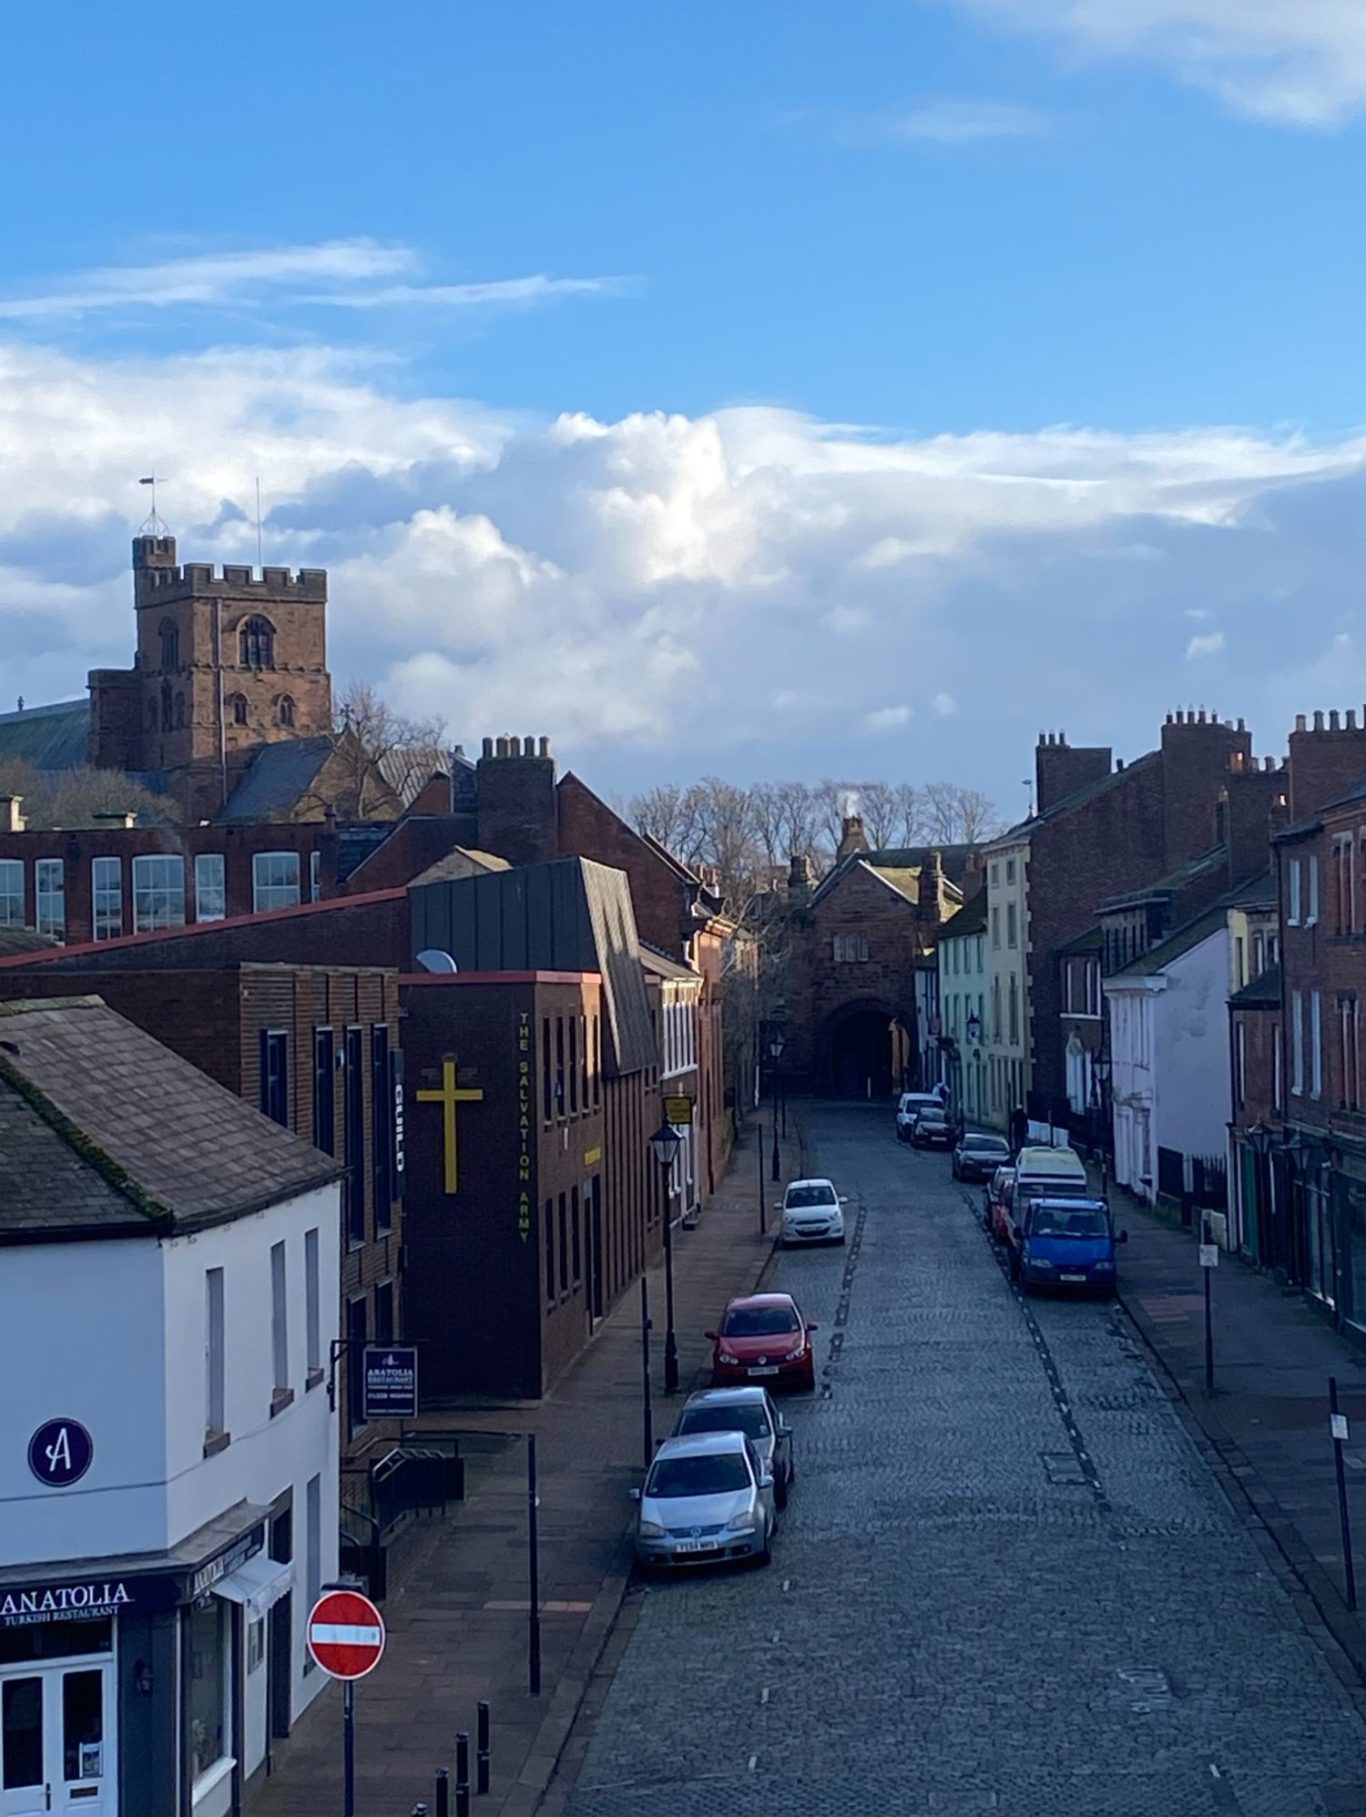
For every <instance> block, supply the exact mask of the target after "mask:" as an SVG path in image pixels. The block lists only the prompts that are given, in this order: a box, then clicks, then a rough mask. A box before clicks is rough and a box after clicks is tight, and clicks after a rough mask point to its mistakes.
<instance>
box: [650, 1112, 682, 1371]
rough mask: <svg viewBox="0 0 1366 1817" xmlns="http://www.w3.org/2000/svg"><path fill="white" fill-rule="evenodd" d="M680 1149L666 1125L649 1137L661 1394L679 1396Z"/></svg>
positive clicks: (676, 1135)
mask: <svg viewBox="0 0 1366 1817" xmlns="http://www.w3.org/2000/svg"><path fill="white" fill-rule="evenodd" d="M682 1146H683V1138H682V1136H680V1135H679V1133H678V1131H677V1130H676V1129H675V1128H674V1127H673V1125H672V1124H669V1123H661V1124H660V1126H659V1128H658V1129H657V1130H656V1131H655V1133H654V1134H653V1135H652V1136H651V1137H650V1147H651V1148H652V1149H653V1150H654V1155H655V1160H656V1161H658V1162H659V1175H660V1185H661V1186H662V1187H663V1190H664V1392H665V1394H677V1393H678V1338H677V1336H676V1335H675V1333H674V1224H673V1205H672V1199H673V1166H674V1158H675V1156H676V1155H677V1153H678V1151H679V1149H680V1148H681V1147H682Z"/></svg>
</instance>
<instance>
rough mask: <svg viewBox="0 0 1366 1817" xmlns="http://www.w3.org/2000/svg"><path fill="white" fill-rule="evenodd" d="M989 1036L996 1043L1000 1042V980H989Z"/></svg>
mask: <svg viewBox="0 0 1366 1817" xmlns="http://www.w3.org/2000/svg"><path fill="white" fill-rule="evenodd" d="M991 1038H992V1040H993V1041H994V1042H995V1043H996V1044H997V1046H999V1045H1000V1042H1001V980H1000V979H999V978H993V979H992V981H991Z"/></svg>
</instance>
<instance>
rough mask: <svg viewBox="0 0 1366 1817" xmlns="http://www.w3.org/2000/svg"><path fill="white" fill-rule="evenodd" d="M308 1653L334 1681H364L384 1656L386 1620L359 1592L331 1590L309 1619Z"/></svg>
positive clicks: (320, 1599) (367, 1598)
mask: <svg viewBox="0 0 1366 1817" xmlns="http://www.w3.org/2000/svg"><path fill="white" fill-rule="evenodd" d="M307 1633H308V1650H309V1652H310V1653H311V1654H312V1655H313V1657H314V1659H315V1660H317V1662H318V1664H319V1665H320V1666H321V1667H322V1669H323V1671H324V1672H327V1673H329V1674H330V1675H331V1676H332V1677H333V1678H364V1677H365V1675H366V1673H367V1672H373V1671H374V1669H375V1667H376V1666H377V1665H378V1664H379V1662H380V1659H381V1657H382V1656H383V1653H384V1617H383V1616H382V1615H381V1614H380V1612H379V1610H378V1609H377V1608H376V1607H375V1605H374V1604H373V1603H372V1602H371V1601H370V1598H369V1597H368V1596H362V1595H361V1594H360V1592H359V1591H358V1590H329V1591H328V1592H327V1594H326V1595H325V1596H321V1597H319V1598H318V1601H317V1602H316V1603H315V1604H314V1605H313V1613H312V1614H311V1615H310V1616H309V1618H308V1629H307Z"/></svg>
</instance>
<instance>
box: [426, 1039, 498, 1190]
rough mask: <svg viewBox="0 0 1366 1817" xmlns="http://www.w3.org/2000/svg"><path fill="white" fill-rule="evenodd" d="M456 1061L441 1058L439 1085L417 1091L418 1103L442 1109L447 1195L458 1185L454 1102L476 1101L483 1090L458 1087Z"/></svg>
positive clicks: (458, 1172) (473, 1102)
mask: <svg viewBox="0 0 1366 1817" xmlns="http://www.w3.org/2000/svg"><path fill="white" fill-rule="evenodd" d="M458 1072H459V1062H458V1061H455V1060H443V1061H442V1062H441V1089H440V1090H439V1091H420V1092H419V1093H418V1094H417V1101H418V1103H419V1104H439V1105H440V1106H441V1107H442V1110H443V1112H444V1115H443V1118H442V1123H443V1129H444V1134H445V1142H446V1195H447V1197H449V1196H450V1195H451V1194H452V1193H455V1192H458V1191H459V1189H460V1167H459V1153H458V1150H457V1147H456V1140H455V1107H456V1105H457V1104H476V1103H478V1102H480V1100H482V1098H483V1096H484V1094H483V1092H482V1091H475V1090H473V1089H472V1088H470V1087H468V1086H467V1087H464V1088H461V1087H459V1086H457V1084H456V1076H457V1073H458Z"/></svg>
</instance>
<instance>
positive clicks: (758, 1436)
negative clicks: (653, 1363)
mask: <svg viewBox="0 0 1366 1817" xmlns="http://www.w3.org/2000/svg"><path fill="white" fill-rule="evenodd" d="M690 1432H743V1433H744V1435H745V1437H746V1438H747V1439H748V1440H749V1442H750V1444H751V1445H753V1447H754V1455H755V1456H756V1457H757V1458H758V1460H759V1468H760V1469H761V1470H764V1471H766V1472H767V1473H768V1475H769V1476H771V1477H772V1478H773V1500H774V1503H775V1505H776V1506H777V1507H779V1508H785V1507H786V1506H787V1497H788V1492H789V1490H790V1489H791V1487H792V1483H793V1479H794V1477H795V1475H796V1472H795V1471H794V1469H793V1467H792V1428H791V1426H789V1425H787V1424H785V1423H784V1420H783V1417H782V1415H781V1414H780V1413H779V1412H778V1409H777V1408H776V1407H775V1406H774V1404H773V1401H772V1399H771V1398H770V1396H769V1393H768V1390H767V1389H766V1388H760V1387H758V1386H757V1385H756V1386H755V1387H753V1388H704V1389H703V1390H702V1391H701V1392H700V1393H699V1394H690V1395H689V1396H688V1398H687V1400H686V1401H684V1403H683V1411H682V1412H681V1413H680V1414H679V1416H678V1424H677V1425H676V1426H675V1427H674V1437H675V1438H684V1437H686V1436H687V1434H688V1433H690Z"/></svg>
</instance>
